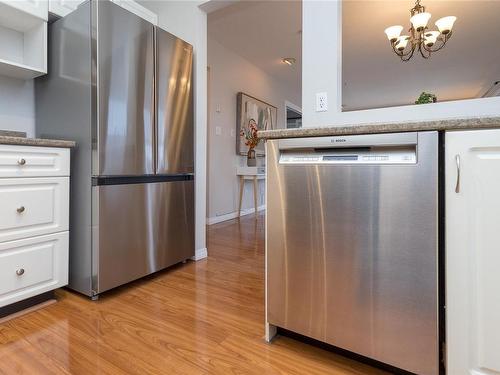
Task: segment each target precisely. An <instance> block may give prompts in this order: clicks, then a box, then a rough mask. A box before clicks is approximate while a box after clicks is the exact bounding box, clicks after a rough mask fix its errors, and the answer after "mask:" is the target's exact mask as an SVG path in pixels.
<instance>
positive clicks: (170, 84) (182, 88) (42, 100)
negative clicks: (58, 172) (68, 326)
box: [35, 0, 194, 296]
mask: <svg viewBox="0 0 500 375" xmlns="http://www.w3.org/2000/svg"><path fill="white" fill-rule="evenodd" d="M48 45H49V55H48V60H49V74H48V75H47V76H44V77H41V78H39V79H37V80H36V83H35V92H36V129H37V134H38V135H39V136H48V137H54V138H60V139H71V140H75V141H76V142H77V147H76V149H75V150H74V152H73V154H72V165H71V167H72V169H71V206H70V273H69V279H70V281H69V287H70V288H72V289H74V290H76V291H78V292H81V293H83V294H86V295H88V296H97V295H98V294H99V293H102V292H104V291H107V290H109V289H112V288H114V287H117V286H119V285H122V284H125V283H127V282H129V281H132V280H135V279H138V278H140V277H142V276H145V275H147V274H150V273H153V272H155V271H158V270H161V269H163V268H165V267H168V266H171V265H173V264H176V263H178V262H181V261H183V260H186V259H188V258H190V257H192V256H193V255H194V139H193V133H194V131H193V126H194V125H193V124H194V117H193V96H192V92H193V87H192V85H193V81H192V56H193V48H192V46H191V45H190V44H188V43H186V42H184V41H182V40H181V39H179V38H176V37H175V36H173V35H172V34H169V33H168V32H166V31H164V30H161V29H160V28H158V27H155V26H153V25H152V24H150V23H149V22H147V21H145V20H143V19H142V18H140V17H138V16H136V15H134V14H132V13H130V12H129V11H127V10H124V9H122V8H121V7H119V6H117V5H116V4H113V3H112V2H109V1H107V0H99V1H88V2H86V3H84V4H82V5H80V6H79V8H78V9H77V10H75V11H74V12H73V13H70V14H69V15H67V16H66V17H64V18H62V19H59V20H57V21H55V22H54V23H52V24H51V25H50V26H49V42H48Z"/></svg>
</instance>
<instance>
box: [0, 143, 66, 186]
mask: <svg viewBox="0 0 500 375" xmlns="http://www.w3.org/2000/svg"><path fill="white" fill-rule="evenodd" d="M44 176H51V177H54V176H69V149H67V148H58V147H36V146H17V145H0V178H1V177H44Z"/></svg>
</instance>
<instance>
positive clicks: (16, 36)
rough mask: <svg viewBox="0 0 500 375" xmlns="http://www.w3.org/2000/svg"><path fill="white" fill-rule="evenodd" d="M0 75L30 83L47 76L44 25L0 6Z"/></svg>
mask: <svg viewBox="0 0 500 375" xmlns="http://www.w3.org/2000/svg"><path fill="white" fill-rule="evenodd" d="M0 45H1V46H2V48H0V75H4V76H9V77H14V78H20V79H31V78H34V77H37V76H40V75H43V74H46V73H47V21H45V20H44V19H42V18H40V17H37V16H35V15H33V14H30V13H27V12H25V11H22V10H19V9H17V8H15V7H12V6H10V5H8V4H5V3H2V2H0Z"/></svg>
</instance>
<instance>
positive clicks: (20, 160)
mask: <svg viewBox="0 0 500 375" xmlns="http://www.w3.org/2000/svg"><path fill="white" fill-rule="evenodd" d="M17 164H19V165H24V164H26V159H23V158H21V159H19V160H18V161H17Z"/></svg>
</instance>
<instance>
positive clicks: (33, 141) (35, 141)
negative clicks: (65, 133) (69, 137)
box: [0, 130, 76, 148]
mask: <svg viewBox="0 0 500 375" xmlns="http://www.w3.org/2000/svg"><path fill="white" fill-rule="evenodd" d="M0 144H2V145H19V146H40V147H64V148H71V147H75V146H76V143H75V142H73V141H64V140H60V139H45V138H27V137H26V133H24V132H16V131H11V130H0Z"/></svg>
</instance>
